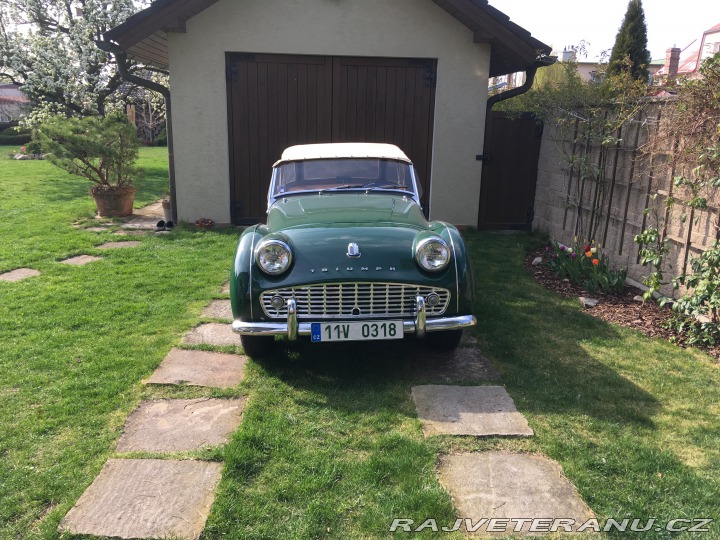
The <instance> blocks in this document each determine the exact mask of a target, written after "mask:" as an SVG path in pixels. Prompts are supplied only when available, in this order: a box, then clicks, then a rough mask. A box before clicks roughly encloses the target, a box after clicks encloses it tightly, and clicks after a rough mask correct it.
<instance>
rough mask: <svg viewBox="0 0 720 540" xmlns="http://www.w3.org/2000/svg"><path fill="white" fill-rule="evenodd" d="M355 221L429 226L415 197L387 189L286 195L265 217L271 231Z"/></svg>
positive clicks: (354, 222)
mask: <svg viewBox="0 0 720 540" xmlns="http://www.w3.org/2000/svg"><path fill="white" fill-rule="evenodd" d="M356 223H363V224H381V223H386V224H395V225H407V226H410V227H417V228H427V227H428V222H427V220H426V219H425V216H423V214H422V211H421V210H420V207H419V206H418V205H417V204H416V203H415V201H413V200H412V199H409V198H407V197H403V196H399V195H391V194H387V193H385V194H372V193H364V192H363V193H325V194H313V195H302V196H294V197H287V198H283V199H280V200H278V201H277V202H276V203H275V204H273V205H272V207H271V208H270V211H269V212H268V219H267V227H268V229H269V230H270V231H271V232H277V231H280V230H283V229H286V228H292V227H312V226H320V227H324V226H335V225H343V224H356Z"/></svg>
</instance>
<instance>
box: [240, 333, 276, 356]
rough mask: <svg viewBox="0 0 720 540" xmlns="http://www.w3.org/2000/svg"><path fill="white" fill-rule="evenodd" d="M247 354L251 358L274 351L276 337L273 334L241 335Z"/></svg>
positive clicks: (241, 341)
mask: <svg viewBox="0 0 720 540" xmlns="http://www.w3.org/2000/svg"><path fill="white" fill-rule="evenodd" d="M240 343H241V344H242V348H243V350H244V351H245V355H246V356H249V357H250V358H264V357H266V356H268V355H269V354H271V353H272V351H273V348H274V347H275V338H274V337H272V336H240Z"/></svg>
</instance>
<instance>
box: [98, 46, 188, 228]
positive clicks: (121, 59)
mask: <svg viewBox="0 0 720 540" xmlns="http://www.w3.org/2000/svg"><path fill="white" fill-rule="evenodd" d="M95 45H96V46H97V47H98V49H100V50H102V51H105V52H108V53H111V54H113V55H115V62H116V63H117V66H118V73H120V76H121V77H122V78H123V79H124V80H126V81H127V82H129V83H133V84H136V85H138V86H142V87H143V88H147V89H148V90H152V91H154V92H158V93H159V94H161V95H162V96H163V98H165V131H166V133H167V144H168V176H169V177H170V209H171V212H172V220H173V222H175V223H177V222H178V219H177V216H178V213H177V197H176V189H175V152H174V145H173V130H172V107H171V100H170V89H169V88H167V87H165V86H163V85H162V84H158V83H156V82H153V81H149V80H147V79H143V78H142V77H138V76H137V75H133V74H132V73H130V72H129V71H128V70H127V69H126V68H125V62H126V61H127V52H125V51H123V50H122V49H121V48H120V47H119V46H118V45H117V44H116V43H113V42H111V41H96V42H95Z"/></svg>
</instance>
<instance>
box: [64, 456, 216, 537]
mask: <svg viewBox="0 0 720 540" xmlns="http://www.w3.org/2000/svg"><path fill="white" fill-rule="evenodd" d="M221 473H222V464H220V463H209V462H204V461H174V460H160V459H110V460H108V461H107V463H105V466H104V467H103V469H102V471H100V474H99V475H98V477H97V478H96V479H95V481H93V483H92V484H91V485H90V487H88V489H87V490H85V493H83V494H82V496H81V497H80V499H79V500H78V502H77V503H75V506H73V507H72V508H71V509H70V511H69V512H68V513H67V515H66V516H65V517H64V518H63V520H62V521H61V522H60V525H59V527H58V530H59V531H60V532H61V533H62V532H68V533H72V534H89V535H94V536H102V537H119V538H183V539H186V540H194V539H196V538H198V537H199V536H200V533H202V530H203V528H204V527H205V522H206V521H207V517H208V514H209V513H210V507H211V506H212V503H213V500H214V499H215V489H216V487H217V484H218V482H219V481H220V476H221Z"/></svg>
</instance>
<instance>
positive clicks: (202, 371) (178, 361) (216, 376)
mask: <svg viewBox="0 0 720 540" xmlns="http://www.w3.org/2000/svg"><path fill="white" fill-rule="evenodd" d="M246 363H247V357H246V356H239V355H236V354H223V353H216V352H207V351H186V350H183V349H173V350H171V351H170V353H169V354H168V355H167V356H166V357H165V359H164V360H163V361H162V364H160V367H159V368H157V369H156V370H155V373H153V374H152V376H151V377H150V378H149V379H148V380H147V381H146V383H148V384H187V385H190V386H210V387H213V388H233V387H235V386H237V385H238V384H239V383H240V381H242V379H243V374H244V371H245V364H246Z"/></svg>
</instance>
